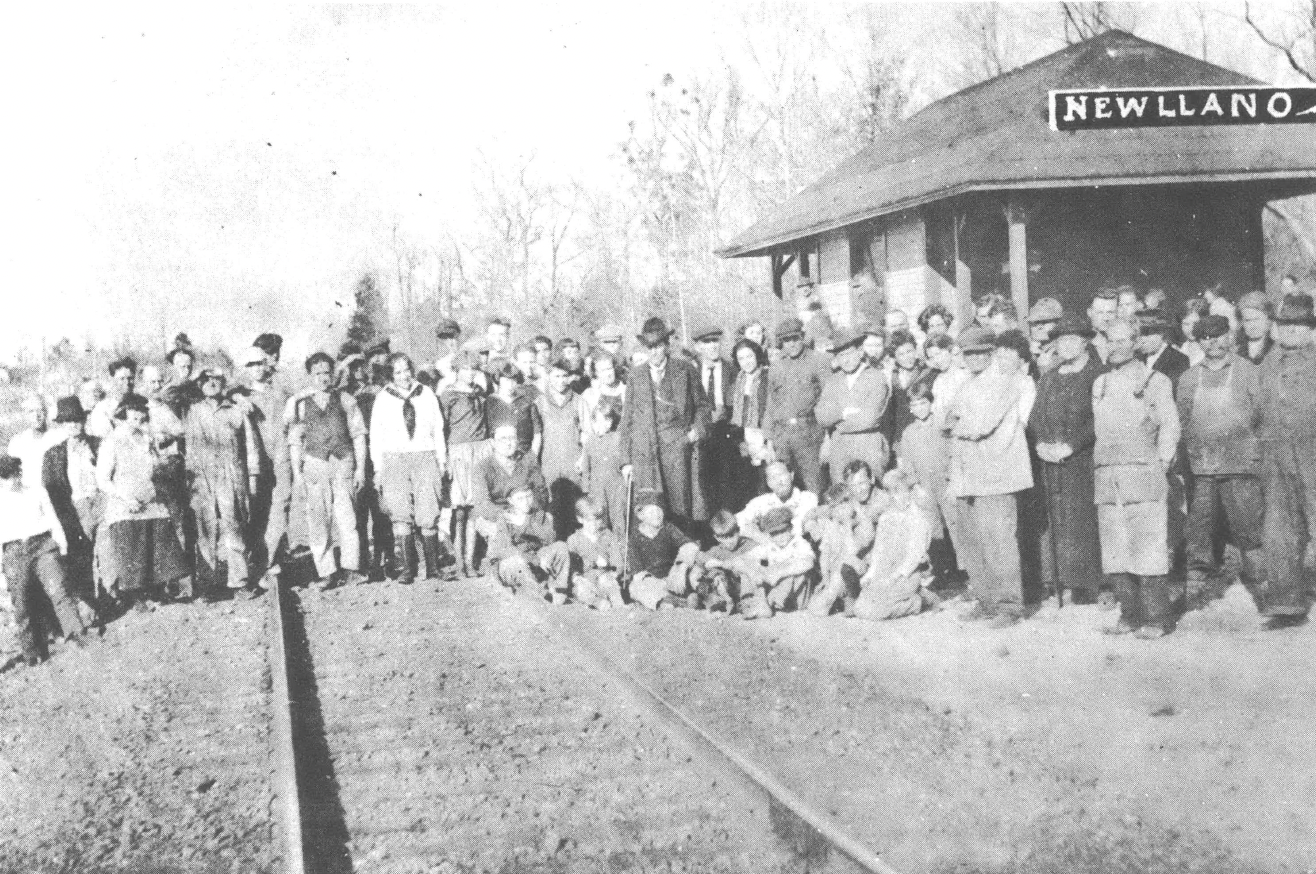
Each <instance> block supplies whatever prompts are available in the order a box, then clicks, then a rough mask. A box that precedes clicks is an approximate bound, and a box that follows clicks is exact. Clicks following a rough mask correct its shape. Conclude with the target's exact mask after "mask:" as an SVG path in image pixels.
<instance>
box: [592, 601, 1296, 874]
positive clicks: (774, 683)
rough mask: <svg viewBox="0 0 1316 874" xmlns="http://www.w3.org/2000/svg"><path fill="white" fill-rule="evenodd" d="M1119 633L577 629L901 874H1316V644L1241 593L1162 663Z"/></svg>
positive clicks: (1100, 618)
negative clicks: (1268, 622) (1263, 625)
mask: <svg viewBox="0 0 1316 874" xmlns="http://www.w3.org/2000/svg"><path fill="white" fill-rule="evenodd" d="M1114 620H1115V614H1114V613H1113V612H1109V611H1103V610H1100V609H1099V608H1097V607H1076V608H1075V607H1071V608H1066V609H1064V610H1062V611H1057V610H1056V608H1055V607H1054V605H1050V606H1047V607H1045V608H1044V609H1043V610H1041V611H1040V612H1039V613H1038V614H1037V615H1035V616H1034V617H1033V618H1032V619H1030V620H1029V621H1027V622H1024V623H1022V624H1020V625H1018V626H1016V627H1014V628H1010V629H1006V630H1004V631H994V630H990V629H988V628H986V626H985V625H983V624H981V623H963V622H961V621H959V620H958V618H957V610H956V609H955V608H954V607H953V606H952V607H951V608H950V609H946V610H943V611H937V612H930V613H925V614H923V615H921V616H918V617H913V618H910V619H904V620H898V621H894V622H887V623H866V622H862V621H859V620H845V619H841V618H837V617H832V618H830V619H816V618H813V617H809V616H805V615H798V614H797V615H783V616H778V617H775V618H774V619H772V620H769V621H766V622H757V623H754V622H742V621H739V620H737V619H735V618H731V619H722V618H718V617H717V615H709V614H704V613H696V612H693V611H668V612H664V613H660V614H652V613H643V612H631V613H629V614H627V613H615V614H611V615H608V614H591V613H588V612H586V611H580V612H579V613H578V614H577V615H576V616H575V617H573V621H575V622H578V623H580V625H581V627H582V628H584V629H585V630H589V631H591V632H593V633H597V634H603V635H605V639H606V640H607V641H608V645H609V646H611V647H612V648H613V651H614V653H615V654H616V655H617V656H618V657H619V660H620V661H622V662H624V663H626V664H628V665H629V666H630V667H631V668H632V669H633V670H634V671H635V672H636V673H637V674H638V675H639V676H642V677H647V678H648V679H649V680H650V681H651V682H652V684H653V685H654V687H655V688H656V689H657V690H658V691H660V693H661V694H664V695H668V696H670V697H671V698H672V699H674V700H675V701H676V702H678V703H679V704H680V705H681V706H684V707H686V708H687V709H688V710H689V711H690V712H691V713H692V714H693V715H695V717H696V718H698V719H701V720H705V721H706V722H707V724H709V725H710V726H711V727H712V728H713V730H714V731H715V732H717V733H718V734H720V735H721V736H722V737H724V738H725V739H727V740H729V741H731V742H732V743H734V744H737V745H740V746H742V747H743V748H745V749H747V750H748V751H750V752H751V754H753V755H755V756H756V757H759V759H760V760H761V761H764V762H767V763H769V764H770V766H771V767H774V768H775V769H776V770H777V771H778V774H779V776H780V777H781V778H783V779H784V780H785V781H786V782H787V783H788V785H791V786H793V787H794V788H796V789H797V790H798V791H801V792H802V794H804V795H805V796H806V797H808V798H809V799H810V800H811V801H813V802H814V803H816V804H820V805H822V806H824V807H826V808H828V809H830V810H831V811H832V812H833V813H834V815H835V816H836V818H837V819H838V820H839V821H840V822H841V823H842V824H844V825H845V826H846V827H847V828H848V829H849V830H850V831H851V832H852V834H854V835H855V836H856V837H858V838H859V839H860V840H862V841H864V842H865V843H867V844H868V845H869V846H870V847H871V848H873V849H874V850H876V851H878V852H881V853H882V854H883V856H884V857H885V858H886V859H887V860H888V861H889V862H890V863H891V864H893V865H895V866H896V867H897V868H898V869H901V870H903V871H911V872H912V871H938V872H964V874H967V872H997V871H999V872H1006V871H1010V872H1029V874H1041V872H1048V874H1060V872H1065V874H1069V872H1086V871H1090V872H1093V874H1096V872H1129V874H1134V872H1138V874H1143V872H1166V874H1168V872H1172V871H1199V872H1208V871H1209V872H1221V874H1225V872H1230V874H1234V872H1274V874H1281V872H1284V874H1288V872H1302V871H1313V870H1316V829H1314V825H1316V820H1314V819H1313V817H1312V815H1311V812H1312V810H1313V809H1316V804H1314V803H1316V744H1313V739H1316V732H1313V730H1312V727H1311V722H1312V717H1311V713H1312V710H1313V704H1316V676H1313V672H1312V671H1311V670H1310V665H1311V663H1312V651H1313V644H1316V630H1313V629H1311V628H1302V629H1297V630H1290V631H1286V632H1264V631H1262V630H1260V621H1259V620H1258V618H1257V616H1256V613H1255V609H1254V608H1253V607H1252V604H1251V601H1250V599H1249V597H1248V595H1247V593H1246V592H1245V591H1244V590H1243V589H1242V588H1241V587H1238V586H1235V587H1233V588H1231V589H1230V590H1229V591H1228V592H1227V593H1226V595H1225V597H1223V598H1222V599H1220V600H1218V601H1215V602H1213V603H1211V604H1209V605H1207V606H1206V607H1205V608H1203V609H1202V610H1200V611H1197V612H1192V613H1189V614H1187V615H1186V616H1185V617H1184V619H1183V621H1182V622H1181V623H1180V625H1179V627H1178V629H1177V630H1176V632H1175V633H1174V634H1172V635H1170V636H1169V637H1167V638H1164V639H1162V640H1159V641H1154V642H1144V641H1138V640H1134V639H1129V638H1112V637H1110V636H1106V635H1103V634H1101V628H1102V627H1103V626H1106V625H1109V624H1112V623H1113V622H1114Z"/></svg>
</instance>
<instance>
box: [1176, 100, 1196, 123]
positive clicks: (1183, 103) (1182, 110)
mask: <svg viewBox="0 0 1316 874" xmlns="http://www.w3.org/2000/svg"><path fill="white" fill-rule="evenodd" d="M1179 114H1180V115H1182V116H1183V117H1184V118H1190V117H1191V116H1194V115H1197V113H1196V112H1193V111H1192V110H1191V109H1189V108H1188V95H1187V94H1180V95H1179Z"/></svg>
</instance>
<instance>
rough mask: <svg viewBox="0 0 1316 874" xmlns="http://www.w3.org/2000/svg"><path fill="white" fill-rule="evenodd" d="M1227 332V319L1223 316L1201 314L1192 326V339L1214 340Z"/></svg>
mask: <svg viewBox="0 0 1316 874" xmlns="http://www.w3.org/2000/svg"><path fill="white" fill-rule="evenodd" d="M1228 333H1229V319H1227V318H1225V317H1224V316H1202V317H1201V318H1200V319H1198V320H1197V324H1196V325H1194V326H1193V339H1194V340H1214V339H1215V338H1216V337H1223V336H1224V335H1225V334H1228Z"/></svg>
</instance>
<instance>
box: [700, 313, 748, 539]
mask: <svg viewBox="0 0 1316 874" xmlns="http://www.w3.org/2000/svg"><path fill="white" fill-rule="evenodd" d="M725 333H726V332H725V331H723V330H722V328H720V327H718V326H716V325H703V326H701V327H700V328H698V329H697V331H696V332H695V334H694V336H693V338H692V339H693V340H694V343H695V352H696V357H697V358H698V363H697V366H698V368H699V384H700V386H701V387H702V388H703V390H704V396H705V397H707V398H708V405H709V414H708V433H707V434H706V435H705V436H704V439H703V440H701V441H699V443H698V444H696V445H695V459H694V465H695V471H696V476H697V479H696V484H697V486H696V487H697V490H698V491H699V492H700V498H701V499H702V503H703V505H704V507H705V510H706V512H707V514H708V517H712V515H713V514H714V513H716V512H717V511H718V510H730V511H732V512H733V513H734V512H735V511H736V510H738V509H740V508H739V507H735V506H731V504H732V503H733V501H732V496H733V495H734V494H735V486H736V483H735V482H734V481H733V480H734V478H735V475H736V472H737V470H738V469H739V468H738V465H737V464H736V460H737V458H738V457H739V455H740V440H739V439H736V438H734V436H733V433H732V428H731V406H732V393H733V391H734V389H735V384H736V368H735V367H733V366H732V364H731V362H730V361H728V360H727V359H726V358H723V357H722V336H723V334H725ZM697 503H698V501H697Z"/></svg>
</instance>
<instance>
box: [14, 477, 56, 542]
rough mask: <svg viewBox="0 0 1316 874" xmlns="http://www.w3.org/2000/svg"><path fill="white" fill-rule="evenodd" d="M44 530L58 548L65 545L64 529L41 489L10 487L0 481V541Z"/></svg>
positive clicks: (36, 533)
mask: <svg viewBox="0 0 1316 874" xmlns="http://www.w3.org/2000/svg"><path fill="white" fill-rule="evenodd" d="M46 533H49V534H50V535H51V536H53V537H54V538H55V542H56V543H58V544H59V546H60V549H61V550H65V549H67V548H68V547H67V541H65V539H64V529H63V528H61V527H60V525H59V521H58V520H57V519H56V518H55V511H54V510H53V509H51V506H50V500H49V499H48V498H47V497H46V492H45V490H44V489H30V488H28V487H27V486H23V487H22V488H19V489H10V488H9V487H8V486H7V485H0V543H8V542H9V541H11V540H27V539H28V538H29V537H35V536H36V535H38V534H46Z"/></svg>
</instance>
